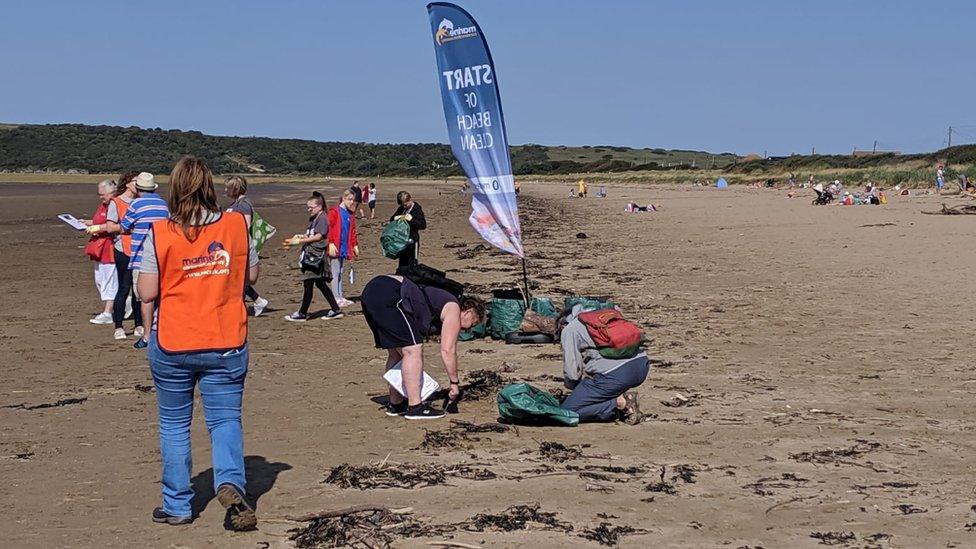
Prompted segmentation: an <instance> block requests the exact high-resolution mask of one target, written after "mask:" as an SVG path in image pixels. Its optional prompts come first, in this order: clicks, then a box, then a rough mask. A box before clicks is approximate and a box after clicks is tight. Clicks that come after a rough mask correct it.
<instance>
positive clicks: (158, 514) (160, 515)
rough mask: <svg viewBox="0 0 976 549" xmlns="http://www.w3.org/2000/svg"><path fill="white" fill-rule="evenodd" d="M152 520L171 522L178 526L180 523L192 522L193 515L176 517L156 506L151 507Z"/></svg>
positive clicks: (161, 522) (162, 522)
mask: <svg viewBox="0 0 976 549" xmlns="http://www.w3.org/2000/svg"><path fill="white" fill-rule="evenodd" d="M152 521H153V522H157V523H159V524H171V525H173V526H179V525H180V524H190V523H191V522H193V517H178V516H176V515H171V514H169V513H167V512H166V511H163V508H162V507H157V508H155V509H153V512H152Z"/></svg>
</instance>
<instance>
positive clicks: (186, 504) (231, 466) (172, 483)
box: [148, 330, 248, 517]
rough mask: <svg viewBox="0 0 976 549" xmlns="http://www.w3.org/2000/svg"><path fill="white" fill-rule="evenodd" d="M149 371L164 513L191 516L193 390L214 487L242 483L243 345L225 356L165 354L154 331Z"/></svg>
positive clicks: (150, 341) (216, 353)
mask: <svg viewBox="0 0 976 549" xmlns="http://www.w3.org/2000/svg"><path fill="white" fill-rule="evenodd" d="M148 354H149V368H150V370H151V371H152V376H153V382H154V383H155V385H156V399H157V402H158V404H159V447H160V453H161V456H162V460H163V511H166V512H167V513H169V514H170V515H174V516H178V517H189V516H191V515H192V509H191V507H190V500H192V499H193V489H192V488H191V487H190V475H191V473H192V469H193V462H192V458H191V456H190V421H191V420H192V419H193V390H194V388H195V387H196V385H197V383H199V384H200V396H201V398H202V400H203V412H204V416H205V419H206V421H207V431H209V432H210V448H211V455H212V459H213V471H214V487H215V488H216V487H218V486H220V485H221V484H225V483H226V484H233V485H234V486H236V487H237V488H239V489H240V490H241V491H244V489H245V480H244V434H243V430H242V428H241V398H242V397H243V396H244V378H245V377H247V362H248V350H247V345H244V346H243V347H241V348H240V349H235V350H233V351H228V352H226V353H220V352H209V353H186V354H169V353H166V352H164V351H163V350H162V349H160V348H159V343H158V342H157V341H156V331H155V330H153V332H152V334H151V335H150V338H149V349H148Z"/></svg>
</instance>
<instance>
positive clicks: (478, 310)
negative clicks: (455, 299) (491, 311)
mask: <svg viewBox="0 0 976 549" xmlns="http://www.w3.org/2000/svg"><path fill="white" fill-rule="evenodd" d="M460 306H461V312H462V313H463V312H464V311H467V310H472V311H474V314H475V316H477V317H478V321H477V322H475V324H482V323H483V322H484V321H485V315H486V313H487V311H488V305H487V304H485V300H484V299H481V298H480V297H475V296H473V295H466V296H464V297H462V298H461V303H460Z"/></svg>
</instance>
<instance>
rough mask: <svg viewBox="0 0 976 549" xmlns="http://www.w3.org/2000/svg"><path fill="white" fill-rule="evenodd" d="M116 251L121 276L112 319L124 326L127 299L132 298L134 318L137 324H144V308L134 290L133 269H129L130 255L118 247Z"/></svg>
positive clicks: (117, 269)
mask: <svg viewBox="0 0 976 549" xmlns="http://www.w3.org/2000/svg"><path fill="white" fill-rule="evenodd" d="M112 251H113V252H115V274H117V275H118V278H119V290H118V291H117V292H116V293H115V303H114V304H113V305H112V321H113V322H115V327H116V328H121V327H122V319H123V318H125V300H126V299H129V297H130V296H131V298H132V319H133V320H135V321H136V326H142V309H141V308H140V307H139V305H140V303H139V300H137V299H136V294H135V292H134V291H133V290H132V271H130V270H129V256H127V255H125V253H123V252H120V251H118V250H116V249H113V250H112Z"/></svg>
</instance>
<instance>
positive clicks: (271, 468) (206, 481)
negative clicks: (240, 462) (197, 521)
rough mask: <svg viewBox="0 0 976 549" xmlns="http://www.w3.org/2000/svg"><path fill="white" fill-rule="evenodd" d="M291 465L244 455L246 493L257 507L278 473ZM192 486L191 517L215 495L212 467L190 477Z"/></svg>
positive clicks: (261, 457) (197, 514)
mask: <svg viewBox="0 0 976 549" xmlns="http://www.w3.org/2000/svg"><path fill="white" fill-rule="evenodd" d="M291 468H292V467H291V465H289V464H287V463H280V462H269V461H268V460H267V459H266V458H265V457H264V456H244V474H245V475H246V478H247V495H248V497H249V498H250V500H251V503H252V504H253V505H254V507H255V509H257V503H258V500H259V499H260V498H261V496H263V495H264V494H266V493H268V492H269V491H270V490H271V488H272V487H273V486H274V483H275V481H276V480H278V475H279V474H280V473H281V472H282V471H287V470H289V469H291ZM190 485H191V486H192V487H193V500H192V501H191V502H190V506H191V508H192V509H193V517H194V518H196V517H198V516H200V513H201V512H202V511H203V510H204V509H206V508H207V504H208V503H210V500H212V499H214V497H216V494H215V492H214V485H213V468H210V469H207V470H206V471H202V472H200V473H198V474H197V475H196V476H194V477H193V478H192V479H190Z"/></svg>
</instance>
